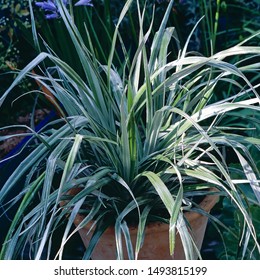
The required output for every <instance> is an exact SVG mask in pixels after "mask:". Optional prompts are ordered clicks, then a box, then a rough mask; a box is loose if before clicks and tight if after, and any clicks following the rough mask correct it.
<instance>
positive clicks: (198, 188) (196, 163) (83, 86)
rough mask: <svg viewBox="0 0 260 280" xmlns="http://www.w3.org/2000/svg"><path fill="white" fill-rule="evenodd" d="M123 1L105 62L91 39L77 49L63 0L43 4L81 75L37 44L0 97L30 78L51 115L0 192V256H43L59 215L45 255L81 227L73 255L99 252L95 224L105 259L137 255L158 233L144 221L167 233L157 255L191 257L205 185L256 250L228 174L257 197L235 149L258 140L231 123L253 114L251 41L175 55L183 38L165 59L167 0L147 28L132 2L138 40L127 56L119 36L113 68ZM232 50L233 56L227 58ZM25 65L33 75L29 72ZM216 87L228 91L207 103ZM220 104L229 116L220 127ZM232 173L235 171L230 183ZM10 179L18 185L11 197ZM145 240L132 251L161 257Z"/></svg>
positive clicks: (255, 179)
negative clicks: (55, 107) (0, 237)
mask: <svg viewBox="0 0 260 280" xmlns="http://www.w3.org/2000/svg"><path fill="white" fill-rule="evenodd" d="M52 2H53V3H54V1H52ZM88 2H89V1H88ZM131 2H132V1H131V0H128V1H126V4H125V6H124V8H123V10H122V13H121V15H120V17H119V19H118V23H117V25H116V27H115V32H114V36H113V38H112V43H111V50H110V54H109V57H108V63H107V65H103V64H101V63H100V62H99V61H98V60H97V58H96V56H95V47H94V46H93V45H92V44H91V42H88V43H89V45H90V46H92V47H91V48H87V47H86V45H85V43H84V39H83V38H82V35H83V34H81V33H80V32H79V31H78V29H77V28H76V26H75V24H74V22H73V19H72V17H71V14H70V13H69V10H68V9H67V7H66V5H65V4H64V1H61V0H57V1H55V7H56V8H57V11H58V13H59V16H60V17H61V18H62V20H63V22H64V24H65V26H66V29H67V31H68V33H69V34H70V36H71V40H72V42H73V44H74V51H75V53H76V54H77V59H78V60H79V62H80V63H81V64H82V69H83V70H84V75H85V78H82V77H80V76H79V75H78V73H77V72H76V71H75V70H73V69H72V68H71V67H70V66H69V65H68V64H67V63H65V62H64V61H63V60H61V59H60V58H59V57H58V56H57V55H55V54H54V53H53V52H52V51H51V50H50V51H49V52H41V53H40V54H39V55H38V56H37V57H36V58H35V59H33V60H32V61H31V62H30V63H29V64H28V65H27V66H26V67H25V68H24V69H23V70H21V71H20V73H19V75H18V76H17V78H16V79H15V81H14V82H13V83H12V85H11V86H10V87H9V89H8V90H7V91H6V92H5V93H4V95H3V96H2V97H1V102H0V104H3V102H4V99H5V98H6V96H7V95H9V94H10V92H11V91H12V89H13V88H14V87H15V86H16V85H17V84H19V82H20V81H21V80H22V79H23V78H24V77H26V76H32V78H33V79H35V80H36V81H38V82H39V83H40V84H42V85H43V86H44V88H46V89H47V90H48V91H49V92H50V93H52V95H53V96H54V98H55V100H56V101H57V104H61V105H60V108H61V109H62V112H63V114H62V117H61V118H60V119H58V120H56V121H54V122H52V123H50V124H48V125H47V126H46V127H45V128H44V129H42V130H41V131H39V132H37V133H34V136H35V139H36V140H37V141H36V142H35V143H33V145H34V146H33V149H32V151H31V153H30V154H29V156H28V157H26V158H25V159H24V160H23V161H22V162H21V164H20V165H19V166H18V168H17V169H16V170H15V171H14V172H13V174H12V175H11V176H10V178H9V179H8V180H7V181H6V183H5V184H4V186H3V187H2V189H1V191H0V204H1V206H2V209H4V213H5V214H6V213H8V210H9V209H10V208H12V207H13V206H14V205H17V204H18V209H17V211H16V213H15V215H14V217H13V220H12V223H11V225H10V227H9V230H8V233H7V234H6V238H5V242H4V243H3V245H2V249H1V255H0V256H1V257H0V258H1V259H15V258H19V257H20V255H21V253H22V252H23V251H24V250H25V248H26V250H28V251H29V254H30V256H31V258H32V259H43V258H47V259H48V258H50V252H51V249H52V247H53V246H52V245H53V244H52V242H53V234H54V232H55V230H57V229H58V228H59V227H60V225H61V224H64V223H65V224H66V226H65V229H64V231H63V234H62V236H60V246H59V249H58V250H57V252H56V258H62V254H63V249H64V246H65V244H66V242H67V241H68V240H69V239H70V237H71V236H72V235H73V234H75V233H76V232H78V231H79V230H81V229H83V231H81V235H82V236H83V237H84V238H85V242H86V245H87V248H86V251H85V254H84V257H83V258H84V259H89V258H93V257H95V254H96V253H95V248H98V252H99V251H101V249H100V246H99V245H98V244H99V242H100V241H101V240H102V239H103V238H104V236H105V233H107V232H112V235H113V247H112V248H113V256H114V258H117V259H124V258H127V259H138V258H139V256H140V255H141V254H142V253H141V251H142V250H143V247H144V246H143V245H144V244H145V243H146V240H147V238H148V236H154V237H156V236H157V239H156V240H153V241H152V243H153V244H155V243H157V242H158V241H159V240H158V233H154V232H153V231H150V229H151V228H152V225H155V227H156V230H157V231H158V228H163V231H166V233H167V239H166V240H167V242H166V243H167V254H168V257H171V256H173V257H174V256H176V254H177V253H176V249H177V248H178V247H179V246H180V247H182V248H181V250H182V253H181V254H182V255H181V257H178V256H177V257H176V258H183V257H184V258H186V259H196V258H198V257H200V254H199V249H200V248H199V247H200V245H201V240H202V238H203V236H200V237H199V238H200V241H199V242H198V241H194V237H195V236H196V235H197V233H196V231H195V229H193V221H192V219H190V218H189V216H190V214H191V213H195V216H198V217H203V219H204V220H207V218H208V217H211V215H210V213H209V211H210V208H211V207H212V206H213V205H214V204H215V203H216V194H217V195H218V196H225V197H227V198H229V199H230V200H231V202H232V203H233V204H234V205H235V206H236V207H237V209H238V211H240V212H241V215H242V216H243V219H244V225H245V229H246V230H245V231H244V232H243V235H242V237H241V241H242V244H243V249H244V251H246V250H247V249H248V248H247V243H248V242H247V241H248V238H249V237H250V236H251V237H252V238H253V240H254V242H255V245H256V246H255V249H256V250H258V251H259V249H260V247H259V244H258V243H257V240H256V233H255V230H254V227H253V225H252V222H251V217H250V212H248V211H247V203H248V200H247V197H246V196H244V195H243V193H242V191H241V189H240V183H241V182H243V183H246V184H247V188H249V189H250V190H251V192H252V194H253V195H254V197H255V199H256V200H257V202H258V204H259V202H260V198H259V172H258V170H257V168H256V166H255V164H254V161H253V159H252V157H251V155H250V153H249V152H248V149H247V145H248V144H251V145H259V139H257V138H253V137H246V136H245V133H244V132H245V130H246V128H245V126H244V125H243V123H241V126H240V125H238V122H239V120H240V116H241V115H242V114H244V115H243V117H244V118H246V115H245V114H248V116H249V117H250V118H249V117H248V122H249V123H250V124H251V125H254V120H255V118H254V114H255V113H257V112H259V101H260V100H259V95H258V93H257V91H256V86H254V85H253V84H252V83H250V82H249V80H248V78H247V77H246V73H247V71H251V72H253V73H254V69H255V66H256V65H257V64H254V63H253V62H252V60H250V58H251V57H252V58H253V57H254V56H255V55H258V54H259V53H260V48H259V47H249V46H244V45H245V44H246V42H247V41H245V42H242V43H240V44H238V45H236V46H234V47H232V48H230V49H227V50H224V51H221V52H219V53H216V54H214V55H212V56H210V57H203V56H201V55H198V54H196V53H195V54H193V53H188V52H187V45H188V43H189V38H190V37H189V38H188V40H187V43H186V44H185V46H184V47H183V48H182V49H180V50H179V55H178V57H175V58H173V59H172V58H171V56H170V55H169V53H170V49H169V48H168V47H169V42H170V41H171V40H173V37H174V36H173V35H174V28H172V27H166V24H167V19H168V16H169V14H170V12H171V7H172V4H173V1H170V3H169V6H168V8H167V11H166V13H165V16H164V18H163V21H162V23H161V25H160V28H159V30H158V32H157V33H155V35H154V36H153V35H152V23H151V26H150V28H149V29H148V30H143V28H142V26H143V19H144V14H145V9H144V10H143V11H141V9H140V7H139V5H138V1H137V5H138V11H139V24H140V32H139V35H138V36H139V39H138V40H139V43H138V48H137V50H136V53H135V55H134V56H133V57H132V56H130V55H129V53H128V52H127V51H126V48H125V46H124V44H123V42H121V47H122V55H123V58H122V65H123V66H124V67H122V68H118V69H116V68H115V67H114V65H113V58H114V54H115V46H116V42H117V39H118V37H119V38H120V36H119V32H118V30H119V26H120V23H121V21H122V20H123V19H124V16H125V15H126V13H127V11H128V9H129V7H130V4H131ZM194 28H196V26H195V27H194ZM85 35H87V30H86V34H85ZM86 37H87V39H89V37H88V36H86ZM36 39H37V38H36V37H35V40H36ZM148 40H149V42H151V40H152V43H150V44H149V45H150V47H149V46H148ZM234 56H237V57H239V59H240V60H239V62H241V63H242V62H243V64H240V63H239V62H238V63H237V64H236V65H235V64H231V63H229V62H228V60H229V58H230V57H234ZM242 56H244V57H245V59H242ZM75 59H76V57H75ZM37 66H41V70H43V71H42V74H41V75H36V74H34V75H32V74H31V70H32V69H35V68H36V67H37ZM223 84H224V85H226V88H228V87H229V92H230V96H228V97H226V98H224V99H222V100H219V101H218V102H211V97H212V96H213V95H214V94H217V90H218V88H219V87H221V88H223ZM244 109H246V110H244ZM231 113H232V117H233V118H234V116H235V119H234V122H229V123H228V124H229V125H226V126H223V125H222V124H224V123H225V121H227V120H229V118H230V114H231ZM244 118H243V119H244ZM32 133H33V132H32ZM227 152H228V153H230V154H232V155H233V156H234V157H237V159H238V161H239V163H240V166H239V167H238V168H230V167H229V164H228V157H225V153H227ZM237 173H239V174H241V173H242V174H243V175H242V177H243V179H241V180H235V179H234V176H235V174H237ZM22 176H25V177H26V178H25V183H24V185H23V187H22V189H21V191H20V192H19V193H18V194H17V195H15V196H13V197H12V193H13V191H14V189H15V188H16V187H17V182H18V181H19V179H20V178H21V177H22ZM10 195H11V199H10ZM208 200H209V201H210V205H209V206H205V205H204V204H205V203H206V202H207V201H208ZM211 218H212V219H214V221H215V222H216V223H217V219H216V218H213V217H211ZM73 225H75V228H73ZM202 228H203V230H202V232H204V231H205V226H203V227H202ZM89 236H90V238H89ZM109 238H111V237H109ZM161 239H163V238H161ZM178 240H180V241H181V245H178V244H179V243H178ZM164 241H165V239H164ZM103 247H109V246H108V245H105V246H103ZM109 248H111V247H109ZM149 248H150V249H148V254H147V253H146V254H145V256H144V258H149V257H151V256H152V258H161V257H160V255H156V254H155V255H153V254H152V253H156V252H157V250H159V249H158V248H156V249H154V248H152V247H149ZM149 250H150V253H149ZM98 258H99V257H98ZM105 258H106V257H105ZM163 258H164V257H163Z"/></svg>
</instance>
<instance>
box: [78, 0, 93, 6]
mask: <svg viewBox="0 0 260 280" xmlns="http://www.w3.org/2000/svg"><path fill="white" fill-rule="evenodd" d="M91 1H92V0H79V1H78V2H77V3H76V4H75V6H93V4H92V3H91Z"/></svg>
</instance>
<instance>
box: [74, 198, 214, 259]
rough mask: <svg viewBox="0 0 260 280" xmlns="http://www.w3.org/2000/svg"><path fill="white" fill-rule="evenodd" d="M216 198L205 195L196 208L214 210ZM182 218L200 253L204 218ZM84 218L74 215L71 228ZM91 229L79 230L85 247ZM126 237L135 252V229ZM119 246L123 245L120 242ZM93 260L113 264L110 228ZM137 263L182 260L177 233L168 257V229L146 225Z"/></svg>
mask: <svg viewBox="0 0 260 280" xmlns="http://www.w3.org/2000/svg"><path fill="white" fill-rule="evenodd" d="M218 198H219V197H218V195H208V196H206V197H205V198H204V199H203V200H202V202H201V203H200V207H201V208H202V209H203V210H204V211H206V212H207V213H209V212H210V210H211V209H212V208H213V207H214V205H215V204H216V202H217V201H218ZM184 215H185V218H186V219H187V220H188V222H189V224H190V227H191V229H192V236H193V238H194V241H195V243H196V245H197V247H198V249H199V250H200V249H201V246H202V242H203V239H204V234H205V230H206V226H207V222H208V217H207V216H205V215H202V214H200V213H197V212H186V213H185V214H184ZM83 219H84V216H82V215H77V217H76V219H75V221H74V224H75V226H78V225H79V224H80V223H81V221H82V220H83ZM90 227H91V225H89V224H88V225H87V226H86V227H84V228H82V229H80V230H79V234H80V236H81V239H82V241H83V243H84V245H85V247H87V246H88V244H89V241H90V239H91V235H92V233H93V230H94V229H91V230H90ZM129 231H130V236H131V239H132V244H133V246H134V248H135V244H136V236H137V227H130V228H129ZM122 239H123V242H124V238H122ZM123 245H124V257H125V259H127V253H126V246H125V244H123ZM91 258H92V259H94V260H115V259H116V243H115V230H114V228H113V227H109V228H108V229H107V230H106V231H105V232H104V233H103V235H102V236H101V238H100V240H99V242H98V243H97V245H96V247H95V249H94V251H93V253H92V256H91ZM138 259H140V260H170V259H175V260H184V259H185V253H184V250H183V246H182V242H181V239H180V236H179V234H178V232H177V234H176V244H175V250H174V255H173V256H171V255H170V252H169V225H168V224H164V223H160V222H155V223H151V224H148V225H147V226H146V228H145V237H144V243H143V246H142V248H141V250H140V252H139V255H138Z"/></svg>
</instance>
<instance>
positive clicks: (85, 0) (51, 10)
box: [35, 0, 93, 19]
mask: <svg viewBox="0 0 260 280" xmlns="http://www.w3.org/2000/svg"><path fill="white" fill-rule="evenodd" d="M91 1H92V0H80V1H78V2H77V3H76V4H75V6H93V4H92V3H91ZM62 2H63V4H64V6H67V5H68V4H69V0H62ZM35 5H36V6H38V7H40V8H41V9H43V10H44V11H45V12H46V15H45V17H46V18H47V19H54V18H59V17H60V13H59V8H58V5H57V3H56V0H47V1H43V2H36V3H35Z"/></svg>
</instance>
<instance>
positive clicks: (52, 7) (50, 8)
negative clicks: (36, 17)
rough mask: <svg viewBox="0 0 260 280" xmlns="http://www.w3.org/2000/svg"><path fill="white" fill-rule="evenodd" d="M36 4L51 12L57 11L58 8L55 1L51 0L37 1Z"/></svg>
mask: <svg viewBox="0 0 260 280" xmlns="http://www.w3.org/2000/svg"><path fill="white" fill-rule="evenodd" d="M35 5H36V6H38V7H40V8H41V9H43V10H44V11H48V12H49V11H50V12H55V11H56V10H57V6H56V5H55V3H54V2H53V1H51V0H48V1H44V2H36V3H35Z"/></svg>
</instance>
